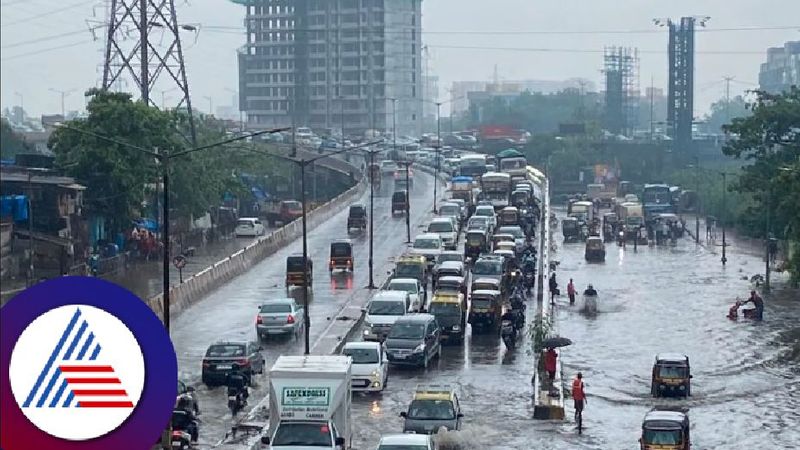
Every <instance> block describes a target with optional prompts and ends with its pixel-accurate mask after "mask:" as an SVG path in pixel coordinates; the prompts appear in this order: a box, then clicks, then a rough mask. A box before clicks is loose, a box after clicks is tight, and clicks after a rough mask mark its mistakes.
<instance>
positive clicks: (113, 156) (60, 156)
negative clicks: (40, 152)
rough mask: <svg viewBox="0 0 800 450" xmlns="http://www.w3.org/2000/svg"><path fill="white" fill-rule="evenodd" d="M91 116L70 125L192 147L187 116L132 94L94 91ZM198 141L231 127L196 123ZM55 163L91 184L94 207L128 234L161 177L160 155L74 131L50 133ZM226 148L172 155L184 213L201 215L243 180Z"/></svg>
mask: <svg viewBox="0 0 800 450" xmlns="http://www.w3.org/2000/svg"><path fill="white" fill-rule="evenodd" d="M87 94H88V95H91V96H92V99H91V101H90V102H89V106H88V112H89V115H88V117H87V118H85V119H76V120H73V121H70V122H68V125H69V127H70V128H77V129H81V130H85V131H87V132H91V133H94V134H97V135H100V136H107V137H110V138H113V139H114V140H116V141H119V142H122V143H125V144H129V145H133V146H137V147H140V148H143V149H151V150H152V151H158V152H165V153H167V154H169V153H174V152H178V151H182V150H185V149H186V148H187V143H188V141H187V140H186V139H185V138H184V137H183V136H184V135H183V134H182V133H181V131H183V129H184V128H186V127H187V125H186V117H185V116H182V115H181V114H180V113H176V112H166V111H160V110H159V109H158V108H155V107H151V106H149V105H146V104H144V103H142V102H134V101H132V98H131V96H130V95H129V94H126V93H115V92H106V91H101V90H96V89H93V90H90V91H89V92H88V93H87ZM197 130H198V131H197V136H198V145H204V144H209V143H213V142H217V141H219V140H221V139H222V138H224V129H222V128H221V127H220V126H219V125H218V124H216V123H213V122H210V121H200V122H198V127H197ZM49 144H50V148H51V149H52V150H53V152H54V153H55V154H56V164H57V165H58V166H59V167H61V168H63V169H64V170H65V171H66V172H67V173H68V174H69V175H71V176H74V177H75V178H76V179H78V180H79V181H80V182H81V183H83V184H85V185H86V186H87V190H86V195H85V203H86V206H87V210H88V211H90V212H93V213H95V214H98V215H102V216H105V217H106V218H107V225H108V228H109V229H110V231H111V232H116V231H122V230H124V229H125V228H127V227H128V225H129V223H130V220H131V219H132V218H135V217H137V216H139V215H140V214H141V210H142V205H143V202H144V201H145V200H146V199H150V198H152V195H153V194H154V193H153V192H152V191H149V190H148V189H147V186H155V185H156V183H158V182H159V181H160V178H161V167H159V166H158V164H157V161H156V158H155V157H154V156H152V155H148V154H146V153H144V152H141V151H137V150H136V149H133V148H130V147H127V146H125V145H122V144H114V143H111V142H108V141H107V140H104V139H100V138H97V137H94V136H91V135H87V134H85V133H80V132H77V131H74V130H71V129H69V128H59V129H57V130H56V131H55V132H54V133H53V135H52V136H51V137H50V142H49ZM224 151H225V149H223V148H220V149H213V148H212V149H207V150H203V151H198V152H194V153H189V154H186V155H183V156H180V157H178V158H175V159H172V160H170V164H169V166H170V174H171V186H170V202H171V205H172V208H171V210H172V209H174V211H175V213H176V214H177V216H178V217H184V218H189V217H192V216H194V217H197V216H198V215H201V214H204V213H205V212H206V211H207V210H208V208H209V207H210V206H212V205H215V204H218V202H219V200H220V199H221V197H222V194H223V193H224V192H226V191H227V190H229V188H230V187H231V186H232V185H235V184H236V183H237V180H236V179H235V178H234V177H233V176H232V168H233V167H236V165H237V164H238V163H239V160H238V159H236V158H225V157H224V154H222V152H224Z"/></svg>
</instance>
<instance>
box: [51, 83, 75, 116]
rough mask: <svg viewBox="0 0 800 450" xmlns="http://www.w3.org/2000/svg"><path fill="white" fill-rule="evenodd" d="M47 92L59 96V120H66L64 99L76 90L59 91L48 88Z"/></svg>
mask: <svg viewBox="0 0 800 450" xmlns="http://www.w3.org/2000/svg"><path fill="white" fill-rule="evenodd" d="M49 90H50V91H51V92H55V93H56V94H60V95H61V118H62V120H67V113H66V108H64V98H66V97H67V96H68V95H69V94H72V93H73V92H75V91H76V90H77V89H69V90H66V91H61V90H58V89H54V88H50V89H49Z"/></svg>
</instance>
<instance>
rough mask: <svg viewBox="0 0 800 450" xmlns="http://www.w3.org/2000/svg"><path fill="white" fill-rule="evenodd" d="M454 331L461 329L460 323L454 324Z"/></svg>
mask: <svg viewBox="0 0 800 450" xmlns="http://www.w3.org/2000/svg"><path fill="white" fill-rule="evenodd" d="M453 331H461V327H460V326H459V325H453Z"/></svg>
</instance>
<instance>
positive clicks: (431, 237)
mask: <svg viewBox="0 0 800 450" xmlns="http://www.w3.org/2000/svg"><path fill="white" fill-rule="evenodd" d="M443 248H444V243H443V242H442V238H441V237H440V236H439V235H438V234H436V233H425V234H419V235H417V236H416V237H415V238H414V244H413V245H412V246H411V253H412V254H414V255H422V256H424V257H425V259H426V260H427V262H428V267H429V268H432V267H433V264H434V262H435V261H436V258H438V257H439V254H440V253H442V250H443Z"/></svg>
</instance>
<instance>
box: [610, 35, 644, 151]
mask: <svg viewBox="0 0 800 450" xmlns="http://www.w3.org/2000/svg"><path fill="white" fill-rule="evenodd" d="M603 59H604V65H603V72H604V73H605V77H606V95H605V119H606V123H605V128H606V130H608V131H609V132H611V133H614V134H621V135H625V136H630V135H631V134H632V133H633V129H634V128H635V127H636V125H637V124H636V119H637V117H638V113H639V54H638V51H637V50H636V49H635V48H627V47H606V48H605V52H604V58H603Z"/></svg>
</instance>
